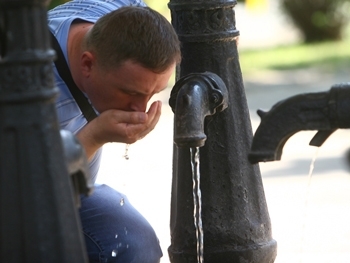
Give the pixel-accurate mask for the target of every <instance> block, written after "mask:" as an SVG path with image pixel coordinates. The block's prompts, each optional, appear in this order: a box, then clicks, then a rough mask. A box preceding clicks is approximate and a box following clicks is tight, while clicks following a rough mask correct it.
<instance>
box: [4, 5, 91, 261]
mask: <svg viewBox="0 0 350 263" xmlns="http://www.w3.org/2000/svg"><path fill="white" fill-rule="evenodd" d="M48 2H49V1H45V0H0V119H1V122H0V151H1V158H0V228H1V230H0V261H1V262H18V263H19V262H21V263H22V262H28V263H32V262H57V263H63V262H65V263H66V262H72V263H80V262H87V257H86V252H85V246H84V241H83V238H82V234H81V231H80V223H79V220H78V215H77V211H76V207H75V204H74V198H73V190H72V186H71V182H70V180H71V178H70V176H69V174H68V169H67V164H66V160H65V158H64V153H63V151H64V149H63V146H62V141H61V139H62V138H63V137H62V138H61V135H60V131H59V127H58V122H57V117H56V112H55V104H54V99H55V97H56V95H57V93H58V90H57V88H54V81H53V71H52V60H53V57H54V52H53V51H52V50H51V49H50V42H49V36H48V27H47V15H46V11H47V4H48Z"/></svg>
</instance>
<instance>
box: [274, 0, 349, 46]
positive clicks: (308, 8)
mask: <svg viewBox="0 0 350 263" xmlns="http://www.w3.org/2000/svg"><path fill="white" fill-rule="evenodd" d="M280 1H281V7H282V10H283V11H284V12H285V13H286V14H287V16H288V17H289V18H290V20H291V22H292V23H294V24H295V26H296V27H297V28H298V29H299V30H300V31H301V33H302V35H303V37H304V41H305V42H306V43H311V42H321V41H326V40H341V39H342V38H343V33H344V29H345V27H346V26H347V24H348V21H349V20H348V16H349V15H348V14H349V2H350V1H349V0H280Z"/></svg>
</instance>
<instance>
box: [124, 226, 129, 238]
mask: <svg viewBox="0 0 350 263" xmlns="http://www.w3.org/2000/svg"><path fill="white" fill-rule="evenodd" d="M124 232H125V235H126V236H127V235H128V230H127V229H126V227H124Z"/></svg>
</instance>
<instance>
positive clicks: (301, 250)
mask: <svg viewBox="0 0 350 263" xmlns="http://www.w3.org/2000/svg"><path fill="white" fill-rule="evenodd" d="M319 149H320V148H319V147H317V148H316V151H315V153H314V156H313V158H312V160H311V164H310V168H309V174H308V178H307V186H306V194H305V203H304V215H303V217H304V218H303V225H302V232H301V241H300V260H299V262H300V263H301V262H302V259H301V258H302V254H303V246H304V236H305V224H306V222H305V221H306V218H307V208H308V204H309V195H310V188H311V179H312V174H313V171H314V168H315V162H316V159H317V156H318V151H319Z"/></svg>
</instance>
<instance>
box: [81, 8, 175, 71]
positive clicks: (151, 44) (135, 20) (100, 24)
mask: <svg viewBox="0 0 350 263" xmlns="http://www.w3.org/2000/svg"><path fill="white" fill-rule="evenodd" d="M85 45H86V49H87V50H90V51H92V52H94V53H95V54H96V57H97V61H98V63H99V65H101V66H102V67H105V68H107V69H108V68H113V67H118V66H119V65H121V64H122V63H123V62H125V61H127V60H132V61H134V62H136V63H139V64H140V65H142V66H143V67H145V68H148V69H150V70H152V71H154V72H157V73H160V72H163V71H165V70H166V69H167V68H169V66H171V65H172V64H174V63H179V62H180V60H181V51H180V41H179V39H178V36H177V34H176V32H175V30H174V28H173V26H172V25H171V24H170V23H169V21H168V20H167V19H166V18H165V17H164V16H163V15H161V14H160V13H158V12H157V11H155V10H153V9H151V8H149V7H136V6H125V7H121V8H119V9H117V10H115V11H112V12H110V13H108V14H106V15H104V16H102V17H101V18H100V19H99V20H98V21H97V22H96V23H95V25H94V26H93V27H92V29H91V30H90V31H89V33H88V34H87V36H86V39H85Z"/></svg>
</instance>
